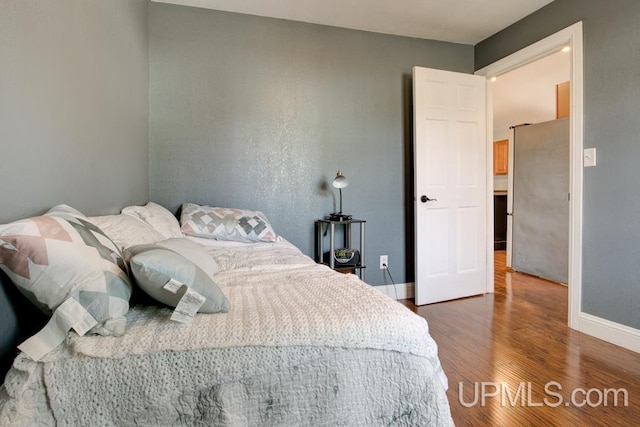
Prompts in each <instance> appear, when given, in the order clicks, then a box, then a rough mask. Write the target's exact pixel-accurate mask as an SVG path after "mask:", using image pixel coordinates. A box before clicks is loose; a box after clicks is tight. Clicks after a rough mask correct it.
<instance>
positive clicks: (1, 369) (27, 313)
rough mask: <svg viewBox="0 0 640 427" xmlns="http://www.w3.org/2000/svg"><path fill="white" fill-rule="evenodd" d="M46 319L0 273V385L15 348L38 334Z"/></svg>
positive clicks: (5, 276) (13, 356) (15, 352)
mask: <svg viewBox="0 0 640 427" xmlns="http://www.w3.org/2000/svg"><path fill="white" fill-rule="evenodd" d="M46 322H47V317H46V316H45V315H44V313H42V312H41V311H40V310H38V309H37V308H36V306H34V305H33V304H31V303H30V302H29V301H28V300H27V299H26V298H25V297H24V295H22V294H21V293H20V291H18V288H16V287H15V286H14V285H13V283H11V280H10V279H9V278H8V277H7V275H6V274H4V272H2V271H0V383H1V382H4V376H5V374H6V373H7V371H8V370H9V368H10V367H11V363H12V361H13V359H14V358H15V357H16V355H17V354H18V349H17V348H16V347H17V345H18V344H20V343H21V342H22V341H24V340H25V339H27V338H29V337H30V336H31V335H33V334H34V333H36V332H38V330H40V328H42V327H43V326H44V325H45V324H46Z"/></svg>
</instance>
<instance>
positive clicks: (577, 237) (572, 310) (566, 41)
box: [475, 22, 584, 330]
mask: <svg viewBox="0 0 640 427" xmlns="http://www.w3.org/2000/svg"><path fill="white" fill-rule="evenodd" d="M582 40H583V39H582V22H577V23H575V24H573V25H571V26H570V27H567V28H565V29H564V30H561V31H558V32H557V33H555V34H552V35H550V36H548V37H546V38H544V39H542V40H540V41H538V42H536V43H534V44H532V45H530V46H527V47H525V48H523V49H521V50H519V51H517V52H515V53H513V54H511V55H509V56H507V57H505V58H503V59H500V60H498V61H496V62H494V63H492V64H490V65H487V66H486V67H484V68H482V69H480V70H478V71H476V72H475V74H478V75H481V76H485V77H487V206H488V207H489V209H488V212H487V242H488V243H489V242H490V243H491V247H492V250H491V251H487V254H488V257H487V292H494V282H493V281H494V278H493V274H494V271H493V270H494V269H493V203H490V202H491V201H492V200H493V156H492V155H489V154H490V153H491V149H492V148H493V144H490V143H489V141H493V93H492V88H491V77H494V76H496V77H497V76H499V75H501V74H505V73H507V72H509V71H512V70H514V69H516V68H519V67H521V66H523V65H526V64H529V63H531V62H534V61H536V60H538V59H540V58H543V57H545V56H547V55H549V54H551V53H554V52H557V51H558V50H560V49H561V48H562V47H564V46H570V47H571V51H570V52H568V54H569V55H570V61H571V100H570V102H571V113H570V118H569V120H570V125H569V127H570V131H569V133H570V137H569V138H570V142H569V147H570V165H569V168H570V170H569V177H570V178H569V180H570V182H569V189H570V191H571V194H570V201H569V275H568V277H569V280H568V283H567V285H568V287H569V307H568V324H569V327H570V328H572V329H578V330H579V329H580V313H581V312H582V196H583V181H582V156H583V120H584V117H583V78H582V76H583V44H582V43H583V42H582ZM488 246H489V245H488ZM489 274H490V275H491V277H489Z"/></svg>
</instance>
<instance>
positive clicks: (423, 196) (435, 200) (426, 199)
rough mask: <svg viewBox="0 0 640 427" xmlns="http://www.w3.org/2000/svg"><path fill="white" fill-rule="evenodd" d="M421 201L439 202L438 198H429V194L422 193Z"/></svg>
mask: <svg viewBox="0 0 640 427" xmlns="http://www.w3.org/2000/svg"><path fill="white" fill-rule="evenodd" d="M420 201H421V202H422V203H427V202H437V201H438V199H430V198H428V197H427V196H425V195H422V197H420Z"/></svg>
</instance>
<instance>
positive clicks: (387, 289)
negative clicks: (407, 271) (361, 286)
mask: <svg viewBox="0 0 640 427" xmlns="http://www.w3.org/2000/svg"><path fill="white" fill-rule="evenodd" d="M373 287H374V288H376V289H377V290H379V291H380V292H382V293H383V294H385V295H388V296H389V297H391V298H393V299H407V298H413V282H411V283H398V284H397V285H395V288H394V285H380V286H373ZM396 292H397V293H398V297H397V298H396Z"/></svg>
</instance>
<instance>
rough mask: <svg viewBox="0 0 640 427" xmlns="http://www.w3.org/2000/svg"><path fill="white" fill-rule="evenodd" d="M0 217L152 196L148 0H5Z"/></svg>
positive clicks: (93, 208) (1, 18)
mask: <svg viewBox="0 0 640 427" xmlns="http://www.w3.org/2000/svg"><path fill="white" fill-rule="evenodd" d="M0 11H1V12H0V58H1V61H2V65H1V66H0V144H1V145H0V147H1V148H0V156H1V159H2V167H0V182H2V185H1V186H0V200H2V203H1V204H0V222H5V221H8V220H12V219H17V218H21V217H23V216H26V215H33V214H39V213H42V212H44V211H45V210H46V209H48V208H50V207H51V206H53V205H55V204H58V203H67V204H70V205H72V206H74V207H76V208H77V209H79V210H81V211H83V212H85V213H87V214H92V213H105V212H107V211H116V210H118V209H119V208H121V207H122V206H123V205H125V204H130V203H142V202H145V201H146V200H147V198H148V191H149V190H148V187H149V184H148V140H149V137H148V124H147V119H148V105H149V101H148V75H149V73H148V67H149V64H148V59H147V56H148V36H147V25H146V23H147V2H146V1H145V0H114V1H97V0H90V1H87V0H38V1H33V0H31V1H22V0H0Z"/></svg>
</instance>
